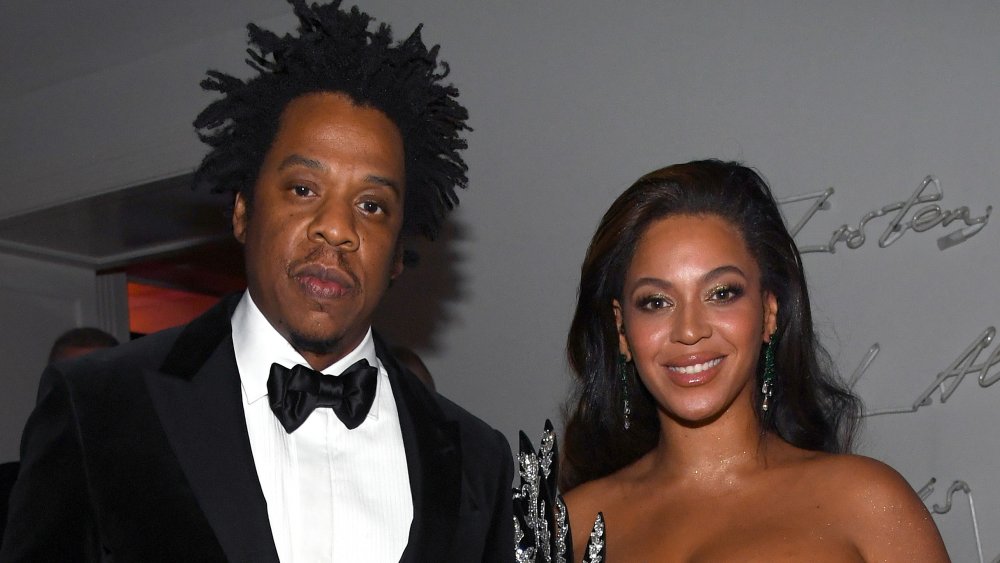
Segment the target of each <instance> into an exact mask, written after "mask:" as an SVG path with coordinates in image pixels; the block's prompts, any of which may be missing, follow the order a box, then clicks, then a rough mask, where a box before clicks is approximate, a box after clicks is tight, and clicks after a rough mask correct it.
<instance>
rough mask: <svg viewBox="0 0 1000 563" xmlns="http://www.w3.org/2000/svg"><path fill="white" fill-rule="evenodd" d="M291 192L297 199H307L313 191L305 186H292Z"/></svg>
mask: <svg viewBox="0 0 1000 563" xmlns="http://www.w3.org/2000/svg"><path fill="white" fill-rule="evenodd" d="M292 191H294V192H295V195H297V196H299V197H307V196H309V195H312V193H313V191H312V190H311V189H310V188H308V187H307V186H294V187H292Z"/></svg>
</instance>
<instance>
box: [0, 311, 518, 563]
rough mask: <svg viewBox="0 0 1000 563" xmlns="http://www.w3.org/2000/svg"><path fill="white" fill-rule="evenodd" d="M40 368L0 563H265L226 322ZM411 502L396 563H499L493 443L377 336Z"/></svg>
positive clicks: (504, 513) (503, 552)
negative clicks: (401, 363) (403, 365)
mask: <svg viewBox="0 0 1000 563" xmlns="http://www.w3.org/2000/svg"><path fill="white" fill-rule="evenodd" d="M238 300H239V296H238V295H236V296H233V297H230V298H227V299H225V300H223V301H222V302H221V303H220V304H219V305H218V306H216V307H215V308H213V309H212V310H210V311H208V312H207V313H205V315H203V316H202V317H199V318H198V319H196V320H195V321H192V323H190V324H189V325H187V326H186V327H184V328H182V329H172V330H170V331H166V332H162V333H157V334H153V335H149V336H146V337H144V338H141V339H138V340H136V341H134V342H131V343H127V344H123V345H121V346H119V347H116V348H111V349H108V350H104V351H100V352H95V353H94V354H91V355H88V356H85V357H82V358H80V359H78V360H72V361H70V362H64V363H60V364H56V365H55V366H50V367H49V368H48V369H47V370H46V372H45V374H44V375H43V377H42V389H41V390H40V396H41V401H40V402H39V404H38V405H37V407H36V409H35V411H34V412H33V413H32V415H31V417H30V418H29V420H28V424H27V426H26V428H25V431H24V436H23V438H22V443H21V464H22V465H21V471H20V474H19V476H18V479H17V482H16V483H15V484H14V488H13V490H12V492H11V497H10V517H9V522H8V528H7V530H6V534H5V536H4V539H3V545H2V547H0V562H3V563H7V562H14V561H109V560H114V561H143V562H147V561H149V562H156V561H213V562H214V561H240V562H268V563H276V562H277V561H278V557H277V551H276V549H275V547H274V542H273V540H272V537H271V529H270V523H269V521H268V516H267V505H266V502H265V499H264V496H263V493H262V491H261V489H260V482H259V480H258V478H257V471H256V467H255V465H254V461H253V454H252V452H251V449H250V442H249V437H248V434H247V429H246V419H245V415H244V412H243V402H242V394H241V393H242V391H241V386H240V378H239V373H238V371H237V367H236V358H235V354H234V352H233V344H232V335H231V325H230V317H231V315H232V311H233V309H234V308H235V306H236V304H237V302H238ZM375 349H376V354H377V355H378V357H379V360H380V361H381V362H382V364H383V365H384V366H385V367H386V371H387V372H388V375H389V383H390V386H391V388H392V392H393V396H394V398H395V401H396V406H397V410H398V411H399V418H400V430H401V433H402V436H403V446H404V449H405V454H406V463H407V470H408V472H409V475H410V490H411V493H412V495H413V508H414V515H413V523H412V525H411V528H410V536H409V540H410V541H409V543H408V545H407V547H406V550H405V552H404V554H403V557H402V559H401V561H404V562H406V563H419V562H426V561H463V562H464V561H491V562H501V561H511V560H512V559H513V519H512V516H511V502H510V491H511V481H512V478H513V461H512V458H511V452H510V448H509V446H508V444H507V442H506V440H505V439H504V437H503V435H502V434H500V433H499V432H497V431H496V430H494V429H492V428H490V427H489V426H487V425H486V424H485V423H483V422H482V421H480V420H479V419H477V418H475V417H473V416H472V415H470V414H468V413H467V412H466V411H464V410H463V409H461V408H460V407H458V406H457V405H455V404H454V403H451V402H450V401H448V400H447V399H445V398H443V397H441V396H440V395H437V394H436V393H433V392H431V391H429V390H427V389H426V388H425V387H424V386H423V384H421V383H420V381H419V380H417V379H416V378H415V377H414V376H412V375H411V374H409V373H408V372H406V371H405V370H403V369H401V368H400V367H399V365H398V364H397V363H396V361H395V359H394V358H393V357H392V356H391V354H390V353H389V352H388V349H387V347H386V346H385V344H384V343H383V342H382V341H381V340H380V339H379V338H378V336H377V335H376V338H375Z"/></svg>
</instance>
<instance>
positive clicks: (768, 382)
mask: <svg viewBox="0 0 1000 563" xmlns="http://www.w3.org/2000/svg"><path fill="white" fill-rule="evenodd" d="M774 339H775V336H774V335H773V334H772V335H771V339H770V340H769V341H768V342H767V344H766V345H765V346H764V376H763V377H762V378H761V379H763V383H762V384H761V386H760V394H761V396H762V397H763V398H764V399H763V401H762V402H761V405H760V408H761V410H763V411H764V412H767V409H768V408H770V407H771V404H770V402H771V397H773V396H774V378H775V376H776V374H775V372H774Z"/></svg>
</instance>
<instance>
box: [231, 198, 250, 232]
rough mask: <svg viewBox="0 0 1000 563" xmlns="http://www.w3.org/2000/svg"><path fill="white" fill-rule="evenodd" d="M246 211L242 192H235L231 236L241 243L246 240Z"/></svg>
mask: <svg viewBox="0 0 1000 563" xmlns="http://www.w3.org/2000/svg"><path fill="white" fill-rule="evenodd" d="M247 211H248V210H247V202H246V199H245V198H244V197H243V192H237V193H236V200H235V201H234V202H233V236H235V237H236V240H238V241H240V242H241V243H245V242H246V240H247Z"/></svg>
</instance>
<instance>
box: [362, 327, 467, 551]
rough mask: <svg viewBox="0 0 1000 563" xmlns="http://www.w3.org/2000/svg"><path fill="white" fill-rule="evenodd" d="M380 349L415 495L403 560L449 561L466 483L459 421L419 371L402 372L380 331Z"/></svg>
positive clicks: (380, 357) (378, 344)
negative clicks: (448, 415) (414, 373)
mask: <svg viewBox="0 0 1000 563" xmlns="http://www.w3.org/2000/svg"><path fill="white" fill-rule="evenodd" d="M375 350H376V352H377V354H378V357H379V359H380V360H382V363H383V364H384V365H385V367H386V371H388V372H389V383H390V385H391V387H392V395H393V398H394V399H395V400H396V408H397V409H398V411H399V425H400V429H401V430H402V433H403V445H404V447H405V449H406V465H407V470H408V471H409V474H410V493H411V495H412V496H413V524H412V525H411V526H410V538H409V542H408V543H407V546H406V550H405V551H404V552H403V556H402V557H401V558H400V561H401V562H407V563H410V562H412V563H418V562H424V561H448V560H450V557H449V554H450V552H451V546H452V544H453V542H454V541H455V538H454V535H455V529H456V527H457V525H458V511H459V501H460V495H461V487H462V450H461V446H460V442H459V435H458V433H459V429H458V424H457V423H456V422H454V421H450V420H447V419H445V417H444V414H443V413H442V412H441V409H440V408H439V407H438V405H437V403H435V402H434V398H433V397H432V396H431V394H430V392H429V391H427V389H426V388H424V386H423V384H422V383H420V381H419V380H417V379H416V377H414V376H412V375H409V374H404V373H402V369H401V368H400V367H399V364H398V363H396V360H395V358H393V357H392V356H391V355H390V354H389V353H388V351H387V348H386V346H385V344H384V343H383V342H382V341H381V339H379V338H378V337H377V336H376V338H375Z"/></svg>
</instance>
